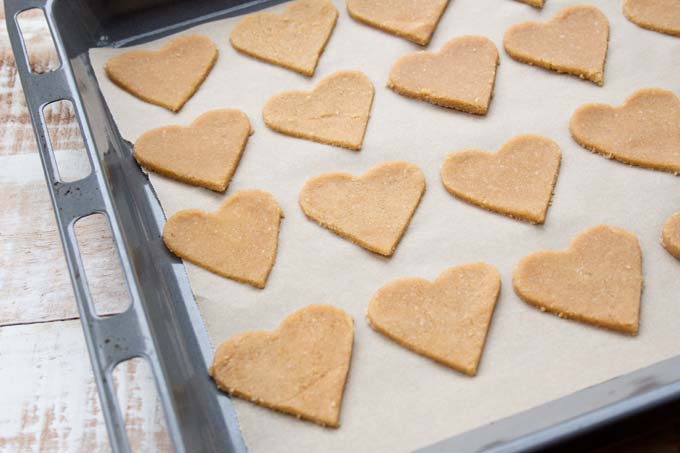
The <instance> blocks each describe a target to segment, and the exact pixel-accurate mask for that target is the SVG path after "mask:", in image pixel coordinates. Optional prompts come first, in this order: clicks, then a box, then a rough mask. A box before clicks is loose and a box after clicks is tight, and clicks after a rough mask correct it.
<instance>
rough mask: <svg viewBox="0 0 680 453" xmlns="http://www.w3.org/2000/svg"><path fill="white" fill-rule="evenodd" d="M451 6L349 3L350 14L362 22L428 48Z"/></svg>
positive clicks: (390, 0) (442, 0)
mask: <svg viewBox="0 0 680 453" xmlns="http://www.w3.org/2000/svg"><path fill="white" fill-rule="evenodd" d="M448 3H449V0H419V1H413V0H347V11H348V12H349V15H350V16H352V17H353V18H354V19H356V20H358V21H359V22H363V23H365V24H366V25H370V26H371V27H375V28H377V29H379V30H383V31H386V32H388V33H392V34H393V35H397V36H400V37H402V38H406V39H408V40H409V41H412V42H414V43H416V44H420V45H421V46H426V45H427V43H429V42H430V38H431V37H432V33H434V29H435V28H437V23H439V19H440V18H441V17H442V14H444V10H445V9H446V5H447V4H448Z"/></svg>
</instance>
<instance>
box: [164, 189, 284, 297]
mask: <svg viewBox="0 0 680 453" xmlns="http://www.w3.org/2000/svg"><path fill="white" fill-rule="evenodd" d="M281 217H283V212H282V211H281V207H280V206H279V204H278V203H277V201H276V200H275V199H274V197H273V196H271V195H270V194H269V193H267V192H263V191H261V190H242V191H240V192H237V193H236V194H234V195H232V196H231V197H229V198H227V200H226V201H225V202H224V203H223V204H222V206H220V208H219V209H218V210H217V211H216V212H214V213H207V212H204V211H201V210H198V209H188V210H185V211H179V212H178V213H176V214H174V215H173V216H172V217H170V218H169V219H168V221H167V222H166V223H165V226H164V227H163V242H164V243H165V245H166V247H167V248H168V249H169V250H170V251H171V252H172V253H174V254H175V255H177V256H179V257H180V258H183V259H185V260H187V261H190V262H192V263H194V264H196V265H197V266H201V267H203V268H205V269H207V270H209V271H211V272H214V273H215V274H218V275H221V276H223V277H227V278H231V279H233V280H236V281H239V282H243V283H248V284H250V285H253V286H255V287H257V288H264V285H265V283H266V281H267V277H268V276H269V273H270V271H271V269H272V267H273V266H274V260H275V259H276V251H277V247H278V238H279V224H280V221H281Z"/></svg>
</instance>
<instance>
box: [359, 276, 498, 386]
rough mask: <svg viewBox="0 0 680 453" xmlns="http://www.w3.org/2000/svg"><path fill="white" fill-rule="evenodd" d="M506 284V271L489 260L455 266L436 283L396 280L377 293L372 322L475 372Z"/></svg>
mask: <svg viewBox="0 0 680 453" xmlns="http://www.w3.org/2000/svg"><path fill="white" fill-rule="evenodd" d="M500 288H501V277H500V274H499V273H498V271H497V270H496V269H495V268H494V267H493V266H491V265H488V264H485V263H475V264H466V265H463V266H458V267H453V268H451V269H448V270H446V271H445V272H443V273H442V274H441V275H440V276H439V277H438V278H437V279H436V280H435V281H434V282H432V283H431V282H429V281H427V280H423V279H421V278H404V279H400V280H396V281H393V282H392V283H389V284H388V285H386V286H384V287H382V288H380V290H378V292H377V293H376V294H375V295H374V296H373V299H371V302H370V303H369V304H368V312H367V317H368V322H369V324H370V325H371V327H372V328H373V329H375V330H376V331H377V332H380V333H381V334H383V335H385V336H387V337H388V338H390V339H392V340H394V341H395V342H397V343H398V344H400V345H401V346H404V347H405V348H407V349H410V350H412V351H414V352H416V353H418V354H421V355H423V356H425V357H428V358H430V359H432V360H435V361H437V362H439V363H441V364H443V365H446V366H448V367H451V368H453V369H454V370H458V371H460V372H462V373H465V374H468V375H470V376H474V375H475V374H477V367H478V365H479V360H480V358H481V357H482V351H483V350H484V343H485V342H486V334H487V332H488V330H489V324H490V323H491V316H492V315H493V311H494V308H495V307H496V300H497V299H498V293H499V291H500Z"/></svg>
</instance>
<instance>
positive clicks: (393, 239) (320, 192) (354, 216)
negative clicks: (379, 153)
mask: <svg viewBox="0 0 680 453" xmlns="http://www.w3.org/2000/svg"><path fill="white" fill-rule="evenodd" d="M424 192H425V176H424V175H423V172H422V171H420V169H419V168H418V167H416V166H415V165H413V164H410V163H408V162H402V161H396V162H384V163H382V164H379V165H376V166H375V167H373V168H371V169H370V170H369V171H367V172H366V173H365V174H364V175H363V176H359V177H355V176H352V175H349V174H347V173H326V174H323V175H320V176H317V177H316V178H313V179H310V180H309V181H307V183H306V184H305V186H304V187H303V188H302V191H301V192H300V206H301V207H302V211H303V212H304V213H305V214H306V215H307V217H309V218H310V219H312V220H314V221H316V222H317V223H318V224H319V225H321V226H323V227H325V228H328V229H329V230H331V231H332V232H334V233H336V234H338V235H340V236H342V237H344V238H346V239H349V240H350V241H352V242H354V243H355V244H357V245H359V246H361V247H363V248H365V249H366V250H370V251H372V252H375V253H378V254H380V255H383V256H391V255H392V254H393V253H394V249H395V248H396V247H397V244H398V243H399V241H400V240H401V237H402V236H403V235H404V232H405V231H406V227H408V224H409V222H410V221H411V217H413V213H414V212H415V210H416V208H417V207H418V204H419V203H420V198H421V197H422V196H423V193H424Z"/></svg>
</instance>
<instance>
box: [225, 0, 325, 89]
mask: <svg viewBox="0 0 680 453" xmlns="http://www.w3.org/2000/svg"><path fill="white" fill-rule="evenodd" d="M337 19H338V10H337V9H336V8H335V6H333V4H332V3H331V2H330V1H329V0H297V1H293V2H291V3H290V4H289V5H288V8H286V10H285V11H284V12H283V13H282V14H275V13H271V12H267V11H264V12H260V13H256V14H249V15H247V16H245V17H244V18H243V19H241V20H240V21H239V22H238V23H237V24H236V26H235V27H234V29H233V30H232V32H231V35H230V36H229V41H230V42H231V45H232V46H233V47H234V48H235V49H236V50H238V51H240V52H243V53H244V54H246V55H249V56H251V57H255V58H258V59H260V60H262V61H265V62H267V63H271V64H275V65H277V66H281V67H283V68H286V69H291V70H293V71H295V72H298V73H300V74H302V75H306V76H310V77H311V76H312V75H314V71H315V70H316V65H317V63H318V62H319V58H320V57H321V54H322V53H323V50H324V48H325V47H326V43H327V42H328V39H329V38H330V36H331V33H333V28H335V23H336V21H337Z"/></svg>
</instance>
